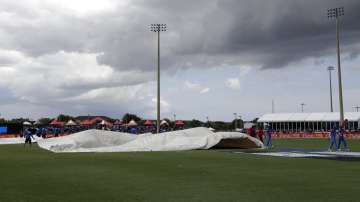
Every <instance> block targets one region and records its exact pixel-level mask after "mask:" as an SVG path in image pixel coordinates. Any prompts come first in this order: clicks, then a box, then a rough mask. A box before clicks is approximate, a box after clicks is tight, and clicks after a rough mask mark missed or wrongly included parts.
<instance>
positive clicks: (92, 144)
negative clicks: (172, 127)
mask: <svg viewBox="0 0 360 202" xmlns="http://www.w3.org/2000/svg"><path fill="white" fill-rule="evenodd" d="M222 140H227V142H225V144H223V145H222V147H224V146H225V147H226V145H228V143H229V142H228V141H229V140H230V144H229V145H231V147H232V148H234V146H236V144H238V145H237V146H238V148H242V147H243V148H249V147H250V148H262V147H263V144H262V143H261V142H260V141H259V140H257V139H255V138H252V137H250V136H248V135H246V134H242V133H237V132H222V133H214V132H212V131H211V130H209V129H208V128H202V127H200V128H193V129H187V130H180V131H173V132H167V133H160V134H143V135H132V134H128V133H120V132H112V131H102V130H87V131H83V132H79V133H75V134H72V135H68V136H63V137H58V138H49V139H42V140H39V141H38V145H39V146H40V147H41V148H43V149H46V150H50V151H52V152H56V153H61V152H137V151H181V150H193V149H209V148H211V147H214V146H216V145H217V144H218V143H220V142H221V141H222ZM231 140H234V142H231ZM241 140H244V141H243V143H244V144H242V141H241Z"/></svg>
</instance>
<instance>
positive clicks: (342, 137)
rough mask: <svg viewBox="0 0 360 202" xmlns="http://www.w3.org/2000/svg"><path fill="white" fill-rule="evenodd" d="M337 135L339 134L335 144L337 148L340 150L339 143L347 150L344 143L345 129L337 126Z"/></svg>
mask: <svg viewBox="0 0 360 202" xmlns="http://www.w3.org/2000/svg"><path fill="white" fill-rule="evenodd" d="M338 135H339V142H338V145H337V150H338V151H340V150H341V143H343V144H344V150H345V151H348V150H349V148H348V145H347V144H346V141H345V137H344V135H345V130H344V128H343V127H340V128H339V132H338Z"/></svg>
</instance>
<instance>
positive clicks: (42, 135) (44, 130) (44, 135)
mask: <svg viewBox="0 0 360 202" xmlns="http://www.w3.org/2000/svg"><path fill="white" fill-rule="evenodd" d="M46 133H47V131H46V128H45V127H43V128H42V129H41V137H42V138H43V139H45V138H46Z"/></svg>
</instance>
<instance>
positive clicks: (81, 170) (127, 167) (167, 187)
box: [0, 139, 360, 202]
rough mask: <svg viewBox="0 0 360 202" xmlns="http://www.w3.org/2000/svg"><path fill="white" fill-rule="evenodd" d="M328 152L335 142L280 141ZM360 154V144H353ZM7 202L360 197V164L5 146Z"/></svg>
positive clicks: (0, 158)
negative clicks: (63, 151)
mask: <svg viewBox="0 0 360 202" xmlns="http://www.w3.org/2000/svg"><path fill="white" fill-rule="evenodd" d="M274 144H275V145H276V146H277V147H278V148H292V149H295V148H298V149H323V148H327V140H319V139H315V140H314V139H306V140H275V141H274ZM350 145H351V149H352V151H360V142H359V141H350ZM0 173H1V177H0V201H1V202H10V201H34V202H35V201H36V202H39V201H47V202H49V201H62V202H65V201H78V202H79V201H156V202H159V201H229V202H231V201H262V202H263V201H286V202H289V201H317V202H318V201H360V195H359V193H360V178H359V174H360V161H337V160H326V159H306V158H283V157H266V156H255V155H248V154H235V153H231V152H225V151H224V150H209V151H200V150H199V151H186V152H148V153H83V154H54V153H50V152H47V151H45V150H42V149H40V148H38V147H37V146H36V145H34V146H33V148H31V149H29V148H26V149H24V148H23V146H22V145H5V146H4V145H3V146H0Z"/></svg>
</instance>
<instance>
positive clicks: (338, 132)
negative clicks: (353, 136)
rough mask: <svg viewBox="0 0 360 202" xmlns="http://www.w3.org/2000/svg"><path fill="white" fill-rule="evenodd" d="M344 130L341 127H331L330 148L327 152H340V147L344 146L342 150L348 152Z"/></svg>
mask: <svg viewBox="0 0 360 202" xmlns="http://www.w3.org/2000/svg"><path fill="white" fill-rule="evenodd" d="M344 135H345V130H344V128H343V127H340V128H336V127H333V128H332V129H331V131H330V135H329V136H330V146H329V149H328V151H334V150H336V151H340V150H341V145H342V144H343V145H344V150H345V151H349V147H348V145H347V143H346V141H345V137H344ZM336 136H338V138H337V141H336Z"/></svg>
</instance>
